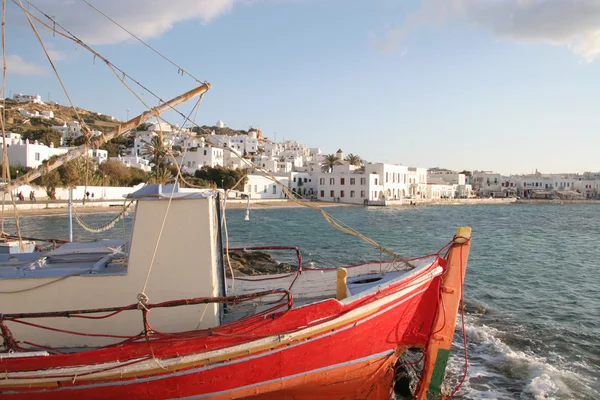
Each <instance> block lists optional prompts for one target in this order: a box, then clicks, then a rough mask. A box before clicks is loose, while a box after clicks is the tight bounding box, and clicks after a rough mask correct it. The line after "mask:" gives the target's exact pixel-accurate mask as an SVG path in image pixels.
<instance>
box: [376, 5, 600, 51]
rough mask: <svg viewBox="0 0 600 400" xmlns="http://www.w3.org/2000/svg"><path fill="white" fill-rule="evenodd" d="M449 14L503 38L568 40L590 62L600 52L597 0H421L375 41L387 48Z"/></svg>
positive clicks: (567, 44)
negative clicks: (410, 11) (412, 9)
mask: <svg viewBox="0 0 600 400" xmlns="http://www.w3.org/2000/svg"><path fill="white" fill-rule="evenodd" d="M451 19H462V20H465V21H467V22H469V23H470V24H472V25H473V26H475V27H478V28H481V29H487V30H491V31H492V32H493V33H494V35H496V37H498V38H500V39H508V40H514V41H524V42H533V43H545V44H550V45H555V46H565V47H567V48H569V49H570V50H571V51H572V52H573V53H575V54H577V55H579V56H581V57H582V58H583V59H585V60H586V61H588V62H591V61H593V60H594V59H595V58H596V57H598V55H599V54H600V1H598V0H568V1H567V0H495V1H482V0H422V1H421V7H420V8H419V10H418V11H416V12H415V13H413V14H411V15H409V17H408V18H407V19H406V21H405V24H404V25H402V26H400V27H397V28H392V29H390V30H389V31H388V32H386V33H385V34H384V35H383V36H382V37H380V38H376V39H377V40H376V41H374V45H375V47H376V48H379V49H382V50H387V49H389V47H390V46H393V45H397V44H398V43H399V42H400V41H401V40H402V39H403V37H404V36H405V35H406V34H408V33H409V32H412V31H413V30H415V29H417V28H418V27H420V26H423V25H434V24H443V23H444V22H446V21H448V20H451ZM388 51H389V50H388Z"/></svg>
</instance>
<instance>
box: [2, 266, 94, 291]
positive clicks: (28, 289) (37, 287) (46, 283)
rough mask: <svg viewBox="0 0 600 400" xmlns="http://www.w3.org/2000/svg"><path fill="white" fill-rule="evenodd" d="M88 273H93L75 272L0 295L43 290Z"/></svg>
mask: <svg viewBox="0 0 600 400" xmlns="http://www.w3.org/2000/svg"><path fill="white" fill-rule="evenodd" d="M86 272H91V270H86V271H78V272H74V273H72V274H69V275H65V276H62V277H60V278H58V279H55V280H53V281H50V282H45V283H42V284H41V285H37V286H32V287H29V288H26V289H19V290H9V291H2V292H0V294H15V293H24V292H29V291H30V290H35V289H39V288H41V287H44V286H48V285H51V284H53V283H56V282H60V281H62V280H64V279H67V278H70V277H72V276H76V275H82V274H84V273H86Z"/></svg>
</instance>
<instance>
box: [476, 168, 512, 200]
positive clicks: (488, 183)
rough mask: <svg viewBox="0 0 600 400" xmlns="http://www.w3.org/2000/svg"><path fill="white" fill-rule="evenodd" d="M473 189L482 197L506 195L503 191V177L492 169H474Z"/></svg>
mask: <svg viewBox="0 0 600 400" xmlns="http://www.w3.org/2000/svg"><path fill="white" fill-rule="evenodd" d="M471 182H472V185H473V190H474V191H475V192H477V193H479V195H481V196H482V197H506V196H505V194H504V193H503V192H502V182H503V177H502V175H500V174H496V173H494V172H490V171H473V175H472V178H471Z"/></svg>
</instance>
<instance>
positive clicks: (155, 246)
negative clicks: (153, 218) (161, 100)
mask: <svg viewBox="0 0 600 400" xmlns="http://www.w3.org/2000/svg"><path fill="white" fill-rule="evenodd" d="M203 98H204V95H200V97H199V98H198V101H197V102H196V104H195V105H194V107H193V108H192V110H191V111H190V114H189V116H191V115H192V113H193V112H194V110H195V109H199V108H200V103H201V102H202V99H203ZM196 115H198V112H197V111H196ZM188 118H189V117H188ZM159 128H160V135H161V136H162V127H161V126H160V124H159ZM184 151H185V152H187V146H185V150H184ZM171 156H172V153H171ZM184 157H185V153H184ZM175 165H177V163H175ZM180 177H181V169H180V168H179V165H177V176H176V177H175V182H174V183H173V189H172V190H171V194H170V196H169V201H168V203H167V209H166V210H165V215H164V216H163V220H162V223H161V227H160V231H159V232H158V237H157V239H156V244H155V245H154V251H153V253H152V259H151V260H150V266H149V267H148V272H147V273H146V279H145V281H144V286H143V288H142V291H141V292H140V293H139V294H138V303H139V304H142V302H141V301H140V300H139V296H141V295H143V296H145V297H146V302H147V301H148V296H147V295H146V293H145V292H146V288H147V286H148V280H149V279H150V274H151V273H152V267H153V266H154V260H155V259H156V253H157V252H158V245H159V243H160V239H161V237H162V233H163V230H164V228H165V223H166V221H167V216H168V215H169V209H170V208H171V202H172V200H173V194H174V193H175V187H176V186H177V183H178V181H179V178H180ZM142 305H143V304H142Z"/></svg>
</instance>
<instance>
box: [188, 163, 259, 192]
mask: <svg viewBox="0 0 600 400" xmlns="http://www.w3.org/2000/svg"><path fill="white" fill-rule="evenodd" d="M247 175H248V172H247V171H246V170H244V169H232V168H225V167H221V166H216V167H214V168H211V167H209V166H204V167H202V168H201V169H199V170H196V172H195V173H194V176H195V177H196V178H198V179H202V180H204V181H207V182H210V183H212V184H214V185H215V186H216V187H219V188H223V189H226V190H227V189H237V190H242V188H243V187H244V185H246V182H248V176H247ZM238 182H239V183H238ZM236 183H237V186H236Z"/></svg>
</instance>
